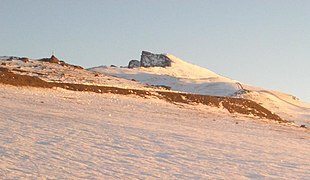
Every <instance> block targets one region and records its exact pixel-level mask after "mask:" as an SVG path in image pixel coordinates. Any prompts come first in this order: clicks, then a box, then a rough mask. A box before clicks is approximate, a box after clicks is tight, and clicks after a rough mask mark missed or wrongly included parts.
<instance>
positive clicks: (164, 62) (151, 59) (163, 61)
mask: <svg viewBox="0 0 310 180" xmlns="http://www.w3.org/2000/svg"><path fill="white" fill-rule="evenodd" d="M141 66H142V67H167V66H171V60H170V59H169V58H168V57H167V56H166V55H164V54H153V53H150V52H147V51H142V54H141Z"/></svg>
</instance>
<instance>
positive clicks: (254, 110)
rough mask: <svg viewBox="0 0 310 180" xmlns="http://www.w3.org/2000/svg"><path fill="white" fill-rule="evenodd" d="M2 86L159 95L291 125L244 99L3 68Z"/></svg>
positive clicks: (1, 73)
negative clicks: (62, 79)
mask: <svg viewBox="0 0 310 180" xmlns="http://www.w3.org/2000/svg"><path fill="white" fill-rule="evenodd" d="M0 83H2V84H9V85H14V86H30V87H40V88H53V87H60V88H63V89H67V90H72V91H90V92H96V93H113V94H121V95H137V96H140V97H145V98H147V97H150V96H156V97H158V98H160V99H164V100H166V101H168V102H171V103H185V104H204V105H208V106H213V107H224V108H225V109H227V110H228V111H229V112H230V113H239V114H245V115H254V116H257V117H260V118H266V119H271V120H275V121H277V122H280V123H287V122H288V121H286V120H284V119H282V118H280V117H279V116H278V115H276V114H274V113H272V112H270V111H269V110H268V109H266V108H264V107H262V106H261V105H259V104H258V103H256V102H254V101H251V100H246V99H242V98H232V97H217V96H207V95H197V94H189V93H177V92H169V91H158V90H157V91H147V90H138V89H124V88H118V87H109V86H96V85H84V84H70V83H55V82H47V81H43V80H41V79H39V78H38V77H32V76H27V75H20V74H14V73H12V72H10V71H9V70H8V69H6V68H1V67H0Z"/></svg>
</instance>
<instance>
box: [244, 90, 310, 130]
mask: <svg viewBox="0 0 310 180" xmlns="http://www.w3.org/2000/svg"><path fill="white" fill-rule="evenodd" d="M243 87H244V88H245V89H247V90H250V92H248V93H246V94H242V95H241V97H242V98H246V99H250V100H253V101H255V102H258V103H259V104H261V105H262V106H264V107H265V108H267V109H269V110H271V111H272V112H274V113H276V114H278V115H279V116H280V117H282V118H283V119H287V120H289V121H293V122H295V123H296V124H298V125H306V126H307V127H310V104H308V103H305V102H302V101H300V100H299V99H298V98H296V97H295V96H292V95H289V94H285V93H281V92H277V91H272V90H266V89H262V88H257V87H253V86H249V85H243Z"/></svg>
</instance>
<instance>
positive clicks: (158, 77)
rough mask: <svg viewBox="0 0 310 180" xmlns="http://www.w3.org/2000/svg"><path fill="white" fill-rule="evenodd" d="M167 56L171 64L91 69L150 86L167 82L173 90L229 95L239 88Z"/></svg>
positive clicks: (194, 66) (208, 71)
mask: <svg viewBox="0 0 310 180" xmlns="http://www.w3.org/2000/svg"><path fill="white" fill-rule="evenodd" d="M166 56H168V57H169V58H170V59H171V60H172V64H171V67H166V68H161V67H152V68H143V67H141V68H134V69H128V68H104V67H103V68H102V67H98V68H91V70H92V71H95V72H99V73H103V74H106V75H113V76H116V77H121V78H125V79H129V80H132V79H134V80H137V81H140V82H143V83H147V84H150V85H166V86H169V87H171V89H172V90H176V91H182V92H190V93H196V94H207V95H214V96H232V95H234V94H235V93H236V92H237V91H238V90H239V89H240V87H239V85H238V84H236V82H235V81H234V80H231V79H228V78H226V77H223V76H220V75H218V74H216V73H214V72H212V71H210V70H208V69H205V68H202V67H199V66H196V65H192V64H189V63H187V62H185V61H183V60H181V59H179V58H177V57H175V56H173V55H171V54H167V55H166Z"/></svg>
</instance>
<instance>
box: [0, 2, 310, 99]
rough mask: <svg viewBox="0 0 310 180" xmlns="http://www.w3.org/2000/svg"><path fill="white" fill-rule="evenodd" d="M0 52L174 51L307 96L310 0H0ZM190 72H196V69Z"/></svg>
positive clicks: (94, 54)
mask: <svg viewBox="0 0 310 180" xmlns="http://www.w3.org/2000/svg"><path fill="white" fill-rule="evenodd" d="M0 7H1V11H0V41H1V43H0V56H1V55H2V56H3V55H15V56H27V57H30V58H41V57H48V56H50V55H51V53H52V51H55V52H56V56H57V57H59V58H60V59H63V60H65V61H66V62H69V63H72V64H77V65H81V66H84V67H93V66H98V65H110V64H115V65H127V63H128V61H129V60H131V59H139V57H140V54H141V51H142V50H148V51H151V52H154V53H171V54H174V55H175V56H177V57H179V58H181V59H183V60H186V61H188V62H190V63H193V64H196V65H200V66H203V67H206V68H208V69H210V70H212V71H214V72H216V73H218V74H221V75H224V76H227V77H230V78H232V79H236V80H239V81H241V82H244V83H247V84H251V85H255V86H258V87H264V88H267V89H274V90H278V91H282V92H286V93H289V94H293V95H295V96H297V97H299V98H300V99H302V100H303V101H306V102H310V80H309V78H310V70H309V69H310V1H309V0H304V1H299V0H291V1H288V0H257V1H255V0H227V1H224V0H210V1H209V0H200V1H198V0H44V1H42V0H1V1H0ZM193 73H195V72H193Z"/></svg>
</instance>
